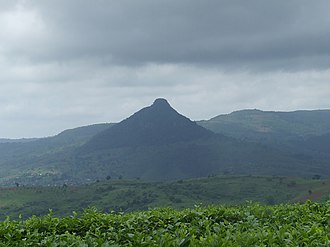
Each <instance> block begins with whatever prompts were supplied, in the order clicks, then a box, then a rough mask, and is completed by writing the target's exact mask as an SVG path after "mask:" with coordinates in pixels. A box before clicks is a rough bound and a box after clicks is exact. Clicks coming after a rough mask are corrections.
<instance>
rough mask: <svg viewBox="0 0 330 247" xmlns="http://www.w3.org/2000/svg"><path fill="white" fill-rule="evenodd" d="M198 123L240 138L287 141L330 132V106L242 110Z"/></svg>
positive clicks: (217, 131)
mask: <svg viewBox="0 0 330 247" xmlns="http://www.w3.org/2000/svg"><path fill="white" fill-rule="evenodd" d="M198 124H199V125H201V126H203V127H205V128H207V129H210V130H212V131H214V132H216V133H221V134H224V135H226V136H231V137H234V138H238V139H250V140H257V141H272V142H274V141H287V140H290V139H305V138H308V137H311V136H317V135H322V134H326V133H330V110H313V111H294V112H275V111H261V110H256V109H254V110H241V111H235V112H232V113H230V114H225V115H219V116H217V117H214V118H212V119H210V120H204V121H199V122H198Z"/></svg>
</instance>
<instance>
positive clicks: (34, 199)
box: [0, 176, 330, 219]
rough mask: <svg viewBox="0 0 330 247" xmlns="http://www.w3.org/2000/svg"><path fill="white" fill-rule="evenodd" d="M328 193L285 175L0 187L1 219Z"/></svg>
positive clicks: (328, 185)
mask: <svg viewBox="0 0 330 247" xmlns="http://www.w3.org/2000/svg"><path fill="white" fill-rule="evenodd" d="M329 194H330V180H311V179H302V178H288V177H255V176H224V177H209V178H201V179H191V180H179V181H175V182H155V183H152V182H144V181H140V180H112V179H110V180H105V181H99V182H95V183H93V184H89V185H83V186H61V187H15V188H1V189H0V217H1V219H5V218H6V216H11V217H12V218H18V217H19V215H20V214H21V215H22V217H23V218H27V217H30V216H31V215H38V216H41V215H46V214H48V212H49V209H52V210H53V212H54V215H55V216H67V215H71V214H72V212H73V211H76V212H82V211H83V209H85V208H87V207H91V206H95V207H96V208H98V209H99V210H102V211H104V212H109V211H116V212H119V211H123V212H128V211H136V210H147V209H150V208H157V207H168V206H169V207H173V208H177V209H184V208H192V207H194V205H204V206H207V205H211V204H219V203H221V204H227V205H236V204H242V203H245V202H246V201H253V202H259V203H261V204H265V205H273V204H279V203H285V202H305V201H306V200H308V199H311V200H313V201H325V200H326V199H327V198H328V196H329Z"/></svg>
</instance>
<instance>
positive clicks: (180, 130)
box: [83, 98, 215, 150]
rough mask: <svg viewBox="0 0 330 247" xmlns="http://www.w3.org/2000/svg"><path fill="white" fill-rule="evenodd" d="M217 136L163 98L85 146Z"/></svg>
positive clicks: (99, 147)
mask: <svg viewBox="0 0 330 247" xmlns="http://www.w3.org/2000/svg"><path fill="white" fill-rule="evenodd" d="M214 135H215V134H214V133H213V132H211V131H209V130H206V129H205V128H203V127H201V126H199V125H197V124H196V123H195V122H193V121H191V120H190V119H189V118H187V117H185V116H183V115H181V114H179V113H178V112H177V111H176V110H175V109H173V108H172V107H171V105H170V104H169V103H168V101H167V100H166V99H163V98H159V99H156V100H155V101H154V103H153V104H152V105H151V106H148V107H145V108H143V109H141V110H140V111H138V112H136V113H134V114H133V115H132V116H130V117H129V118H127V119H125V120H123V121H121V122H120V123H118V124H116V125H115V126H113V127H111V128H108V129H106V130H104V131H102V132H101V133H99V134H98V135H96V136H95V137H94V138H92V139H91V140H90V141H89V142H88V143H86V145H85V146H84V147H83V149H85V150H102V149H109V148H118V147H141V146H154V145H166V144H172V143H178V142H187V141H192V140H197V139H204V138H209V137H212V136H214Z"/></svg>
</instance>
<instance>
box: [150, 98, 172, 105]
mask: <svg viewBox="0 0 330 247" xmlns="http://www.w3.org/2000/svg"><path fill="white" fill-rule="evenodd" d="M152 105H167V106H169V105H170V104H169V103H168V101H167V100H166V99H164V98H158V99H155V101H154V103H153V104H152Z"/></svg>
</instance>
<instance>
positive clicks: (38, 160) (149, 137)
mask: <svg viewBox="0 0 330 247" xmlns="http://www.w3.org/2000/svg"><path fill="white" fill-rule="evenodd" d="M322 113H323V112H322ZM304 114H306V112H297V113H294V116H291V114H279V115H278V114H277V113H273V112H270V113H268V112H266V113H264V112H261V111H256V110H253V111H243V112H235V113H233V114H231V116H229V117H228V119H229V120H228V119H227V120H226V121H222V118H223V117H217V118H215V119H211V120H209V121H204V122H199V124H201V125H203V124H204V126H205V127H208V128H210V126H213V127H212V128H213V130H215V131H220V130H221V134H219V133H214V132H212V131H211V130H207V129H206V128H204V127H202V126H200V125H198V124H197V123H196V122H193V121H191V120H189V119H188V118H187V117H185V116H183V115H181V114H179V113H178V112H177V111H176V110H174V109H173V108H172V107H171V106H170V105H169V103H168V102H167V101H166V100H165V99H156V100H155V101H154V103H153V104H152V105H150V106H148V107H145V108H143V109H141V110H140V111H138V112H136V113H134V114H133V115H132V116H130V117H128V118H127V119H125V120H123V121H121V122H120V123H117V124H99V125H92V126H86V127H80V128H76V129H72V130H66V131H63V132H62V133H60V134H58V135H56V136H54V137H48V138H42V139H37V140H34V141H29V142H13V143H8V142H7V143H0V184H1V185H13V184H15V183H19V184H26V185H63V184H64V183H65V184H80V183H90V182H93V181H96V180H99V179H105V178H106V177H112V178H140V179H142V180H149V181H150V180H151V181H156V180H157V181H164V180H177V179H186V178H197V177H205V176H212V175H215V174H237V175H268V176H300V177H313V176H314V175H320V174H321V175H322V177H330V166H329V159H328V156H327V154H326V152H325V151H324V152H323V151H322V153H321V151H320V152H319V150H318V149H317V150H313V151H308V152H305V151H306V150H309V149H310V148H309V147H310V145H314V144H313V143H314V142H317V143H320V142H321V143H323V144H322V146H324V147H326V145H327V142H326V141H327V140H328V139H327V138H328V136H327V133H330V131H329V132H327V128H328V127H329V126H328V125H327V124H326V119H327V117H326V116H323V115H322V114H321V115H322V116H321V115H319V114H320V113H319V112H316V113H313V114H314V115H313V114H312V115H313V116H314V118H315V119H307V120H304V119H303V118H302V115H304ZM316 116H318V118H317V117H316ZM225 118H226V117H225ZM267 121H268V122H267ZM223 122H224V124H223ZM218 123H222V125H221V124H220V125H217V124H218ZM217 126H218V127H217ZM219 126H221V127H219ZM216 127H217V128H216ZM261 127H262V128H261ZM212 128H210V129H212ZM316 134H318V135H316ZM317 136H319V139H317V138H316V139H315V138H314V139H313V137H317ZM250 137H251V138H250ZM267 138H268V139H267ZM321 139H322V140H323V141H322V140H321ZM269 143H272V144H271V145H270V144H269ZM314 146H315V147H317V145H314ZM288 147H289V148H288Z"/></svg>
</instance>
